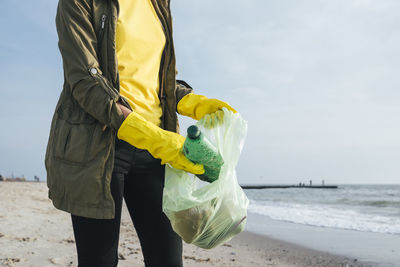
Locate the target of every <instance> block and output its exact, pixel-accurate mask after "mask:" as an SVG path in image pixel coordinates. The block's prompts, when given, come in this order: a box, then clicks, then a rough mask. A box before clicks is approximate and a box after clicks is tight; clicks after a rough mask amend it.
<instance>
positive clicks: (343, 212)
mask: <svg viewBox="0 0 400 267" xmlns="http://www.w3.org/2000/svg"><path fill="white" fill-rule="evenodd" d="M383 202H385V201H383ZM385 204H386V203H380V202H376V201H375V202H374V203H369V205H373V206H374V205H375V207H380V206H377V205H385ZM248 210H249V212H251V213H256V214H259V215H264V216H267V217H269V218H271V219H274V220H280V221H287V222H292V223H299V224H306V225H313V226H321V227H330V228H340V229H348V230H357V231H365V232H375V233H386V234H396V235H397V234H400V218H398V217H389V216H383V215H376V214H364V213H361V212H360V211H357V210H351V209H342V208H337V207H331V206H324V205H309V204H298V203H283V202H281V203H276V202H274V203H272V202H262V203H260V202H257V201H254V200H250V205H249V209H248Z"/></svg>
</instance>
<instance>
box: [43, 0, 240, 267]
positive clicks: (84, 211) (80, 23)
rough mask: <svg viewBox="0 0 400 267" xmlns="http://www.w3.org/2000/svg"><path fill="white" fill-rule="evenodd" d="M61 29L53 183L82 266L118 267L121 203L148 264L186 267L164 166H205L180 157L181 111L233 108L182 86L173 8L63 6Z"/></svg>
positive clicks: (96, 2)
mask: <svg viewBox="0 0 400 267" xmlns="http://www.w3.org/2000/svg"><path fill="white" fill-rule="evenodd" d="M56 26H57V32H58V37H59V42H58V46H59V49H60V52H61V55H62V59H63V69H64V87H63V90H62V92H61V95H60V98H59V100H58V103H57V106H56V109H55V114H54V117H53V120H52V124H51V130H50V136H49V141H48V146H47V151H46V160H45V163H46V170H47V184H48V187H49V197H50V198H51V200H52V201H53V204H54V206H55V207H56V208H58V209H61V210H64V211H67V212H69V213H71V217H72V226H73V230H74V236H75V241H76V247H77V253H78V264H79V266H80V267H85V266H96V267H102V266H117V263H118V251H117V250H118V240H119V229H120V218H121V206H122V199H123V198H124V199H125V202H126V204H127V206H128V210H129V213H130V216H131V218H132V221H133V224H134V226H135V228H136V231H137V233H138V237H139V239H140V243H141V247H142V251H143V256H144V261H145V265H146V266H170V267H171V266H182V241H181V238H180V237H179V236H178V235H177V234H176V233H175V232H174V231H173V230H172V228H171V224H170V222H169V220H168V219H167V217H166V216H165V215H164V213H163V212H162V193H163V185H164V164H166V163H169V164H171V165H172V166H173V167H175V168H178V169H183V170H185V171H188V172H191V173H194V174H202V173H204V168H203V166H202V165H197V164H194V163H192V162H190V161H189V160H188V159H186V158H185V156H184V155H183V153H182V152H181V148H182V146H183V142H184V137H183V136H181V135H179V134H178V133H177V132H178V121H177V112H178V113H180V114H182V115H185V116H189V117H191V118H193V119H196V120H199V119H201V118H202V117H203V116H204V115H206V114H213V113H214V112H216V111H218V110H220V109H222V108H224V107H226V108H228V109H230V110H232V111H234V109H233V108H231V107H230V106H229V105H228V104H227V103H225V102H223V101H220V100H217V99H208V98H206V97H204V96H201V95H196V94H194V93H193V89H192V88H191V87H190V86H189V85H188V84H187V83H186V82H184V81H180V80H176V77H175V76H176V67H175V65H176V63H175V54H174V45H173V40H172V19H171V14H170V7H169V1H163V0H140V1H139V0H119V1H106V0H59V3H58V10H57V16H56ZM117 136H118V138H117ZM125 141H126V142H125Z"/></svg>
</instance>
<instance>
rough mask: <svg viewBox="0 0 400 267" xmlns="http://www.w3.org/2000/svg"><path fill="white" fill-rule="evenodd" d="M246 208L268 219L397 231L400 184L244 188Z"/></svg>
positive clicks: (399, 213) (350, 228) (360, 229)
mask: <svg viewBox="0 0 400 267" xmlns="http://www.w3.org/2000/svg"><path fill="white" fill-rule="evenodd" d="M245 193H246V195H247V197H248V198H249V201H250V203H249V208H248V212H249V213H253V214H257V215H260V216H264V217H267V218H269V219H272V220H277V221H285V222H290V223H295V224H303V225H310V226H319V227H327V228H336V229H345V230H355V231H361V232H372V233H384V234H389V235H397V236H399V235H400V185H339V187H338V189H310V188H288V189H246V190H245Z"/></svg>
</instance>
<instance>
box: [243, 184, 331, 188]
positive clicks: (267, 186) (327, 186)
mask: <svg viewBox="0 0 400 267" xmlns="http://www.w3.org/2000/svg"><path fill="white" fill-rule="evenodd" d="M240 186H241V187H242V188H243V189H274V188H309V189H337V188H338V186H337V185H240Z"/></svg>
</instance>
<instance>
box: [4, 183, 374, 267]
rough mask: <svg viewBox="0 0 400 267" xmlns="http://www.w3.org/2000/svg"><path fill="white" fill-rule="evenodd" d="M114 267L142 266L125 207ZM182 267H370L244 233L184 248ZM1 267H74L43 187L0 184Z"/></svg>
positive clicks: (67, 232) (69, 236) (67, 228)
mask: <svg viewBox="0 0 400 267" xmlns="http://www.w3.org/2000/svg"><path fill="white" fill-rule="evenodd" d="M119 258H120V261H119V264H118V266H122V267H124V266H144V264H143V257H142V253H141V249H140V244H139V241H138V238H137V236H136V232H135V230H134V227H133V225H132V222H131V220H130V217H129V214H128V211H127V210H126V207H124V210H123V212H122V222H121V235H120V244H119ZM183 258H184V266H194V267H196V266H257V267H261V266H323V267H329V266H332V267H333V266H335V267H336V266H343V267H344V266H349V267H350V266H375V265H374V264H370V263H362V262H358V261H357V259H353V258H346V257H343V256H337V255H331V254H327V253H324V252H319V251H315V250H311V249H307V248H304V247H300V246H297V245H293V244H290V243H287V242H283V241H280V240H277V239H272V238H269V237H266V236H261V235H257V234H252V233H248V232H243V233H241V234H240V235H238V236H237V237H235V238H234V239H233V240H231V241H229V242H227V243H225V244H223V245H221V246H220V247H217V248H214V249H212V250H204V249H200V248H197V247H195V246H193V245H188V244H184V253H183ZM0 266H40V267H44V266H77V260H76V250H75V242H74V237H73V232H72V227H71V219H70V215H69V214H68V213H65V212H62V211H59V210H57V209H55V208H54V207H53V205H52V204H51V201H50V200H49V199H48V198H47V186H46V184H45V183H33V182H0Z"/></svg>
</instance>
